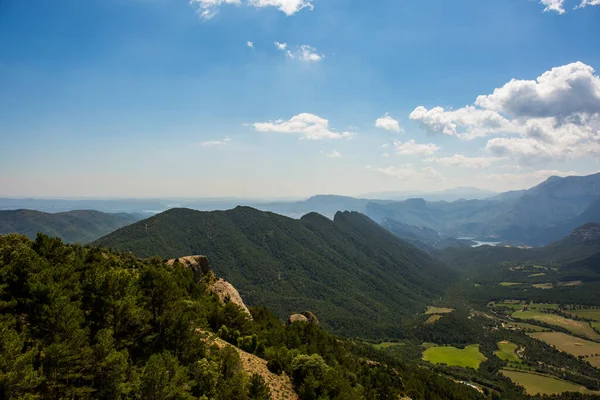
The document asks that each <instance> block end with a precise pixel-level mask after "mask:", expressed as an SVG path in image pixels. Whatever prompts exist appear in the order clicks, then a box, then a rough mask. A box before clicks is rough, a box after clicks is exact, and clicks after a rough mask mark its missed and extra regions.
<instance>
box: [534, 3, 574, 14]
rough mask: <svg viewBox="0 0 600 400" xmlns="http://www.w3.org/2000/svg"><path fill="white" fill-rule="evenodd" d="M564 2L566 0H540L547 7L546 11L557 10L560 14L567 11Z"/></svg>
mask: <svg viewBox="0 0 600 400" xmlns="http://www.w3.org/2000/svg"><path fill="white" fill-rule="evenodd" d="M584 1H585V0H584ZM564 2H565V0H540V3H541V4H543V5H544V6H545V7H546V8H544V12H548V11H556V12H557V13H559V14H563V13H564V12H565V7H564Z"/></svg>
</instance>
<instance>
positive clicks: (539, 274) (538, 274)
mask: <svg viewBox="0 0 600 400" xmlns="http://www.w3.org/2000/svg"><path fill="white" fill-rule="evenodd" d="M544 275H546V273H545V272H538V273H537V274H531V275H529V277H530V278H535V277H538V276H544Z"/></svg>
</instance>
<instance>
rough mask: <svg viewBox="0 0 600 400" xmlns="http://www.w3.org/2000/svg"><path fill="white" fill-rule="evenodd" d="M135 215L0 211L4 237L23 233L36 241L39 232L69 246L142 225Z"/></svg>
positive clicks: (78, 211) (88, 211) (88, 212)
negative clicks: (120, 229)
mask: <svg viewBox="0 0 600 400" xmlns="http://www.w3.org/2000/svg"><path fill="white" fill-rule="evenodd" d="M139 219H140V218H138V217H136V216H135V215H131V214H125V213H121V214H106V213H102V212H99V211H93V210H77V211H69V212H62V213H56V214H49V213H44V212H40V211H34V210H11V211H0V234H7V233H20V234H23V235H26V236H28V237H29V238H32V239H34V238H35V236H36V235H37V233H38V232H41V233H44V234H46V235H49V236H57V237H60V238H61V239H62V240H64V241H65V242H69V243H82V244H83V243H89V242H91V241H93V240H96V239H98V238H99V237H102V236H104V235H106V234H108V233H110V232H113V231H114V230H116V229H119V228H122V227H124V226H126V225H129V224H132V223H134V222H136V221H139Z"/></svg>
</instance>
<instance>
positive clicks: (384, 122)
mask: <svg viewBox="0 0 600 400" xmlns="http://www.w3.org/2000/svg"><path fill="white" fill-rule="evenodd" d="M375 127H376V128H381V129H385V130H386V131H392V132H400V131H401V130H402V129H401V128H400V124H399V123H398V121H396V120H395V119H394V118H392V117H390V115H389V114H388V113H385V115H384V116H383V117H381V118H377V120H375Z"/></svg>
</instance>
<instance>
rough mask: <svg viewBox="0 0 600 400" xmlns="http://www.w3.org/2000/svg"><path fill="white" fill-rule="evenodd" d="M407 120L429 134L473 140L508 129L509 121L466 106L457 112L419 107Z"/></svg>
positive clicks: (494, 113)
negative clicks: (415, 123) (413, 122)
mask: <svg viewBox="0 0 600 400" xmlns="http://www.w3.org/2000/svg"><path fill="white" fill-rule="evenodd" d="M409 118H410V119H411V120H413V121H415V122H417V123H419V124H420V125H421V126H422V127H423V128H425V129H426V130H428V131H429V132H430V133H441V134H443V135H448V136H457V137H460V138H463V139H473V138H476V137H480V136H486V135H489V134H491V133H496V132H501V131H504V130H507V129H510V125H511V123H510V121H508V120H507V119H506V118H504V117H503V116H502V115H500V114H499V113H497V112H495V111H491V110H485V109H480V108H476V107H474V106H466V107H464V108H459V109H458V110H448V111H446V110H444V109H443V108H442V107H434V108H432V109H431V110H427V109H426V108H425V107H423V106H419V107H417V108H415V109H414V111H413V112H412V113H410V115H409Z"/></svg>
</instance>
